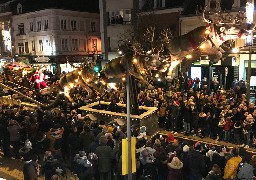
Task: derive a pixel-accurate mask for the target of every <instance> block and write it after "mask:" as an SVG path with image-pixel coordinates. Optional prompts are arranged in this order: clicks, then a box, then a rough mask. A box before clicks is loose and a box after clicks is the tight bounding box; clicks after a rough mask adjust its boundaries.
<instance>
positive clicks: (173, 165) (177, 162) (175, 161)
mask: <svg viewBox="0 0 256 180" xmlns="http://www.w3.org/2000/svg"><path fill="white" fill-rule="evenodd" d="M168 166H169V167H170V168H172V169H181V168H182V167H183V163H182V162H181V161H180V160H179V158H178V157H173V159H172V162H171V163H168Z"/></svg>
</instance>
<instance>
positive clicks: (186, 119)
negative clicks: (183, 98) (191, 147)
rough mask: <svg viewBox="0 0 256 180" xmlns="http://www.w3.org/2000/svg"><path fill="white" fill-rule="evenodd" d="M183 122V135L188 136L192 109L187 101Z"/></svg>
mask: <svg viewBox="0 0 256 180" xmlns="http://www.w3.org/2000/svg"><path fill="white" fill-rule="evenodd" d="M183 120H184V130H185V135H189V134H190V132H191V122H192V109H191V106H190V104H189V102H188V101H187V102H186V105H185V109H184V113H183Z"/></svg>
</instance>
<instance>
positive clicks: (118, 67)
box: [0, 8, 255, 132]
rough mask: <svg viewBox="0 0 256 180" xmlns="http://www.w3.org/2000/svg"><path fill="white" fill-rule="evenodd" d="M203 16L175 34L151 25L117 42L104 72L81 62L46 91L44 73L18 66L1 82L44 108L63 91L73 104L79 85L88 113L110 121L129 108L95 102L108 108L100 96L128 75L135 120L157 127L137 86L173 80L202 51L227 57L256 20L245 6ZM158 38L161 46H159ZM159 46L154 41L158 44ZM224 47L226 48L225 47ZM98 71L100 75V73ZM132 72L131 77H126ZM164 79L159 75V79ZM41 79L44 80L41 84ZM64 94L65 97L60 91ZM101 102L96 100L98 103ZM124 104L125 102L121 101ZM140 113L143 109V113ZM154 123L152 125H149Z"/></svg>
mask: <svg viewBox="0 0 256 180" xmlns="http://www.w3.org/2000/svg"><path fill="white" fill-rule="evenodd" d="M201 17H202V20H203V22H205V26H201V27H197V28H195V29H193V30H191V31H189V32H188V33H187V34H184V35H181V36H178V37H172V36H171V35H170V34H171V33H170V32H169V31H168V30H163V31H162V32H161V33H160V35H159V36H156V32H155V31H156V28H148V29H146V30H145V34H144V35H143V36H141V37H143V38H144V40H143V41H141V42H139V41H138V40H136V38H137V37H136V36H135V37H134V38H133V40H132V41H131V40H122V41H121V43H120V45H119V55H120V56H119V57H117V58H114V59H113V60H111V61H109V62H108V63H107V64H106V65H105V67H104V68H103V69H102V70H101V71H100V72H94V65H95V63H96V60H94V61H93V62H92V64H88V62H85V63H82V64H81V65H80V67H77V68H76V69H75V70H74V71H72V72H69V73H67V74H64V75H63V76H62V77H61V78H60V80H58V82H56V83H52V84H51V85H50V84H47V86H48V89H47V90H46V91H47V92H48V93H42V92H43V91H42V90H41V86H40V87H39V84H36V85H35V82H36V83H40V85H41V84H43V88H44V87H45V85H46V84H44V82H43V81H44V78H43V77H42V76H41V75H42V74H41V75H40V73H41V72H40V73H39V72H38V74H34V75H33V74H32V77H35V78H34V79H37V80H36V81H35V82H31V80H30V78H29V75H28V74H27V75H24V76H23V77H22V76H17V75H15V74H16V73H15V70H14V68H5V69H4V80H2V81H1V83H0V86H1V87H2V88H4V89H8V90H10V91H12V92H14V93H15V94H18V95H19V96H21V97H22V99H21V101H22V102H31V103H34V104H36V105H37V106H39V107H42V108H52V107H53V106H54V105H56V102H58V100H59V99H60V98H63V97H64V96H65V97H66V98H67V99H68V101H69V102H71V103H73V99H72V97H71V96H70V91H71V90H72V88H74V87H77V86H80V87H82V88H83V89H85V90H86V91H87V96H86V98H88V99H90V101H89V102H93V101H94V103H89V104H88V105H87V106H84V107H81V108H80V110H82V111H84V112H85V114H94V115H95V116H97V119H104V120H107V121H109V122H111V121H113V120H114V119H116V118H121V119H125V115H126V111H122V112H112V111H109V110H107V109H106V108H105V109H104V108H103V109H97V108H96V106H97V103H99V102H100V104H101V105H105V106H106V107H107V105H108V102H102V101H101V100H98V97H99V99H101V96H103V94H104V90H106V88H107V84H109V83H113V82H115V83H119V84H122V86H123V87H125V86H126V83H127V81H128V79H129V86H130V89H129V91H130V95H131V97H130V100H131V104H130V105H131V120H132V121H134V124H139V125H140V126H141V125H146V126H147V127H148V130H149V131H152V132H153V131H154V130H155V128H156V126H157V116H156V111H157V109H156V108H147V107H139V105H138V99H137V98H138V95H137V93H138V89H140V88H142V89H144V90H145V89H149V88H151V89H152V88H154V87H152V86H151V85H152V82H154V81H155V80H156V79H157V80H159V79H160V78H162V79H166V80H167V79H169V78H172V77H173V74H174V71H175V69H176V67H177V66H178V65H179V64H180V63H182V67H183V68H182V70H183V71H186V69H187V67H188V66H190V65H191V64H192V63H193V62H194V61H196V60H197V59H198V58H200V56H201V55H208V57H209V60H210V61H212V62H213V63H216V62H218V61H219V60H222V59H223V57H222V56H223V53H224V52H225V48H226V47H227V45H228V46H229V47H232V44H234V41H235V40H236V39H245V38H247V37H249V36H250V35H251V32H252V31H253V30H254V27H255V25H254V24H253V23H252V22H249V21H247V18H248V17H246V14H245V11H239V12H237V13H234V12H232V13H228V12H221V11H219V10H218V9H217V11H216V8H215V11H211V9H210V10H209V11H208V12H205V11H203V13H202V16H201ZM156 39H157V42H158V45H156V42H155V41H156ZM154 45H155V46H154ZM224 46H225V48H224ZM99 73H100V76H99V75H98V74H99ZM127 77H128V79H127ZM160 80H161V79H160ZM42 82H43V83H42ZM61 94H63V95H64V96H61ZM95 101H97V102H95ZM118 106H120V107H121V108H122V107H125V106H126V105H125V104H118ZM141 112H142V113H141ZM150 126H152V128H149V127H150Z"/></svg>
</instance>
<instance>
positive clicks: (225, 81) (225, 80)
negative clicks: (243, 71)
mask: <svg viewBox="0 0 256 180" xmlns="http://www.w3.org/2000/svg"><path fill="white" fill-rule="evenodd" d="M226 85H227V76H226V75H225V78H224V89H226Z"/></svg>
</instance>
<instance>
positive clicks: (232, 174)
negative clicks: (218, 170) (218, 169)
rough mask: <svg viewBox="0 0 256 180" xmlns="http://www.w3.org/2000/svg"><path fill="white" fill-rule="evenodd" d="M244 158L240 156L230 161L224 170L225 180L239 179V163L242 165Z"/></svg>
mask: <svg viewBox="0 0 256 180" xmlns="http://www.w3.org/2000/svg"><path fill="white" fill-rule="evenodd" d="M241 161H242V158H241V157H240V156H235V157H232V158H230V159H229V160H228V162H227V164H226V166H225V168H224V176H223V178H224V179H235V178H236V177H237V170H238V167H239V163H241Z"/></svg>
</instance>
